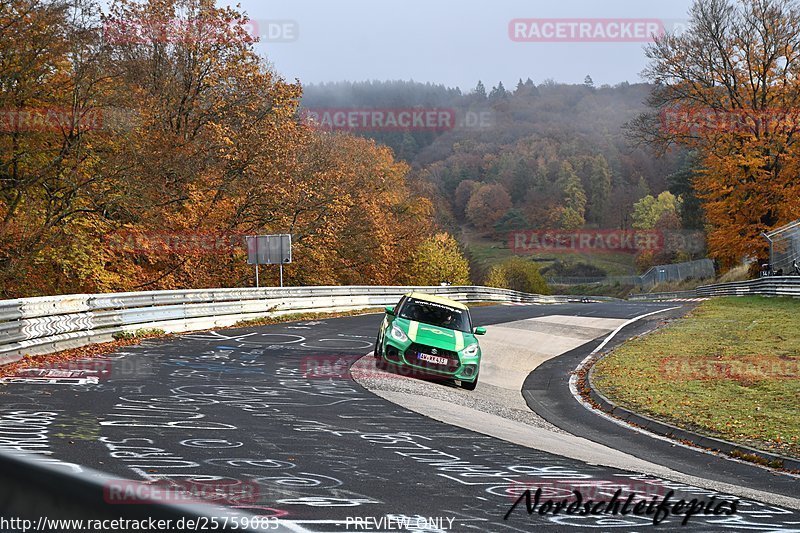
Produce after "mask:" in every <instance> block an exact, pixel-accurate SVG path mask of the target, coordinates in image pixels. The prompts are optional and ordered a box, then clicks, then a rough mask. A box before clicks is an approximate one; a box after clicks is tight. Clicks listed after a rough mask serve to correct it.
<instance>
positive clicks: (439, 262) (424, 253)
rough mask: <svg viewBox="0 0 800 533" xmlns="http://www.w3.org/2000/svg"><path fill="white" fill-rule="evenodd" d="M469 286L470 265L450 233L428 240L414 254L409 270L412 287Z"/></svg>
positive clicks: (408, 281) (409, 280)
mask: <svg viewBox="0 0 800 533" xmlns="http://www.w3.org/2000/svg"><path fill="white" fill-rule="evenodd" d="M442 282H449V283H451V284H452V285H468V284H469V263H468V262H467V259H466V258H465V257H464V254H463V253H462V252H461V248H460V247H459V245H458V242H457V241H456V240H455V238H453V236H452V235H450V234H448V233H437V234H436V235H433V236H432V237H429V238H427V239H426V240H424V241H423V242H422V243H420V245H419V246H418V248H417V250H416V252H415V253H414V258H413V261H412V263H411V267H410V268H409V269H408V278H407V283H408V284H410V285H438V284H440V283H442Z"/></svg>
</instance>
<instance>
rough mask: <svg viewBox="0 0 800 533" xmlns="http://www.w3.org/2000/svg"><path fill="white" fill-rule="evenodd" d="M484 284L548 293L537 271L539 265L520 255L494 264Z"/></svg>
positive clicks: (548, 289) (528, 291)
mask: <svg viewBox="0 0 800 533" xmlns="http://www.w3.org/2000/svg"><path fill="white" fill-rule="evenodd" d="M484 284H485V285H487V286H489V287H498V288H501V289H511V290H515V291H520V292H527V293H531V294H550V287H549V286H548V285H547V282H546V281H545V280H544V278H543V277H542V275H541V273H540V272H539V267H538V266H536V264H535V263H533V262H532V261H527V260H525V259H523V258H521V257H512V258H511V259H507V260H506V261H504V262H502V263H500V264H497V265H494V266H493V267H492V268H491V270H489V273H488V275H487V277H486V279H485V281H484Z"/></svg>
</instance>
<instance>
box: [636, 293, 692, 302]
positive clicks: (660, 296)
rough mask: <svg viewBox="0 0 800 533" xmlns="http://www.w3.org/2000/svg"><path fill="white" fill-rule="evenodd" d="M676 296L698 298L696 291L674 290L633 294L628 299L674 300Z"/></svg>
mask: <svg viewBox="0 0 800 533" xmlns="http://www.w3.org/2000/svg"><path fill="white" fill-rule="evenodd" d="M676 298H697V292H696V291H673V292H652V293H646V292H644V293H641V294H631V295H629V296H628V300H632V301H645V300H646V301H654V300H655V301H658V300H674V299H676Z"/></svg>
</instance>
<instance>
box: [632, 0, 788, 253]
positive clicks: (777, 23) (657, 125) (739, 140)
mask: <svg viewBox="0 0 800 533" xmlns="http://www.w3.org/2000/svg"><path fill="white" fill-rule="evenodd" d="M647 56H648V58H649V66H648V67H647V69H646V70H645V75H646V77H647V78H649V79H650V80H651V81H653V82H654V83H655V84H656V87H655V90H654V91H653V94H652V96H651V99H650V105H651V106H652V107H653V108H654V109H655V111H654V112H652V113H648V114H644V115H642V116H640V117H638V119H637V120H636V121H634V123H633V124H632V126H633V130H634V131H635V132H636V134H637V135H638V136H639V137H640V138H641V139H643V140H645V141H646V142H649V143H653V144H654V145H657V146H659V147H661V148H666V147H668V146H669V145H671V144H673V143H676V144H680V145H684V146H688V147H691V148H693V149H696V150H697V152H698V154H699V155H700V158H701V161H702V166H703V168H702V169H701V171H700V172H699V176H698V178H697V179H696V180H695V182H694V187H695V189H696V191H697V192H698V195H699V196H700V198H701V199H702V200H703V206H704V209H705V212H706V218H707V221H708V224H709V238H708V243H709V250H710V252H711V253H712V254H713V255H714V256H715V257H717V258H718V259H719V260H720V261H721V263H722V264H723V266H730V265H732V264H733V263H735V262H736V261H738V260H741V259H742V258H745V257H758V258H760V259H762V260H763V259H764V258H765V257H766V255H767V243H766V241H765V240H764V239H763V238H761V237H760V234H761V232H762V231H768V230H770V229H772V228H775V227H777V226H780V225H782V224H784V223H786V222H789V221H791V220H793V219H796V218H798V217H800V180H799V179H798V178H797V176H798V165H800V159H799V158H798V156H800V153H798V150H799V149H800V148H799V146H798V138H799V137H798V134H799V133H800V107H798V104H800V76H798V74H800V6H799V5H798V3H797V2H796V1H794V0H758V1H756V0H752V1H749V0H748V1H742V2H732V1H730V0H696V2H695V4H694V6H693V7H692V10H691V18H690V22H689V26H688V30H687V31H686V32H685V33H682V34H667V35H665V36H663V37H660V38H657V39H656V40H655V42H654V43H653V44H652V45H649V46H648V48H647Z"/></svg>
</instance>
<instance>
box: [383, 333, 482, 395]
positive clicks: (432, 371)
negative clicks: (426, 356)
mask: <svg viewBox="0 0 800 533" xmlns="http://www.w3.org/2000/svg"><path fill="white" fill-rule="evenodd" d="M412 344H413V343H411V342H400V341H398V340H396V339H393V338H391V336H390V335H386V337H385V339H384V341H383V350H382V351H383V353H381V354H378V357H379V358H380V359H381V360H383V361H384V362H386V363H388V364H390V365H394V366H395V367H399V368H404V369H408V370H409V372H408V374H409V375H424V376H426V377H434V378H435V377H439V378H442V379H457V380H459V381H466V382H468V383H472V382H474V381H475V380H476V379H478V371H479V369H480V363H481V351H480V348H479V349H478V353H477V354H475V355H473V356H467V355H464V354H463V353H461V352H455V353H456V357H457V361H456V360H455V358H451V361H453V363H452V364H450V365H430V364H427V365H423V364H421V363H420V361H418V360H417V359H416V358H415V357H414V355H413V354H414V353H416V352H415V351H414V350H412V349H410V348H411V347H412Z"/></svg>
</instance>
